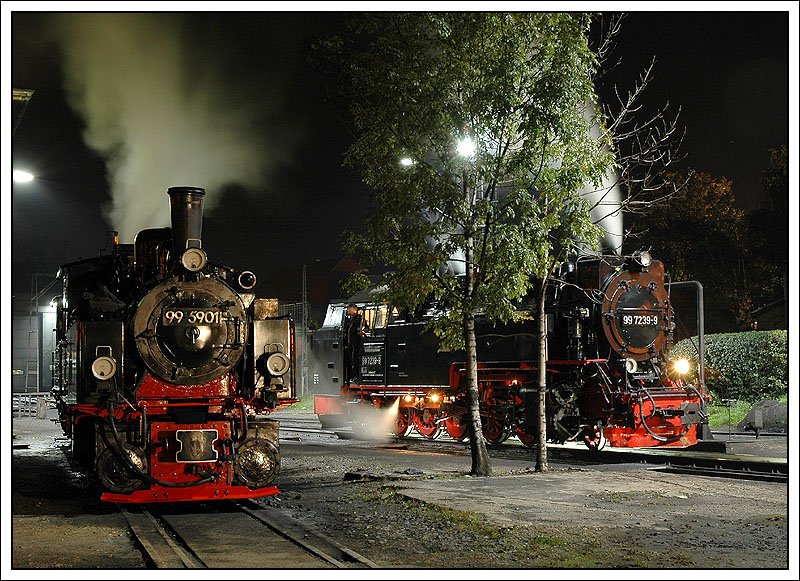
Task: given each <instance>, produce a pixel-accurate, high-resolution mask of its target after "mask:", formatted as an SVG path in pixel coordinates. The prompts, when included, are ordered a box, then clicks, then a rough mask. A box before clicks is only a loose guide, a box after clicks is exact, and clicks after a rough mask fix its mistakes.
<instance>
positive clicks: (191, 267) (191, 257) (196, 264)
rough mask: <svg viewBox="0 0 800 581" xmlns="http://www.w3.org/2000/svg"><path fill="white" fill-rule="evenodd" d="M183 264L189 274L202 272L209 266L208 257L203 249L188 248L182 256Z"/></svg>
mask: <svg viewBox="0 0 800 581" xmlns="http://www.w3.org/2000/svg"><path fill="white" fill-rule="evenodd" d="M181 264H182V265H183V268H185V269H186V270H188V271H189V272H200V271H201V270H203V269H204V268H205V267H206V264H208V256H207V255H206V253H205V251H204V250H203V249H202V248H187V249H186V250H184V252H183V254H182V255H181Z"/></svg>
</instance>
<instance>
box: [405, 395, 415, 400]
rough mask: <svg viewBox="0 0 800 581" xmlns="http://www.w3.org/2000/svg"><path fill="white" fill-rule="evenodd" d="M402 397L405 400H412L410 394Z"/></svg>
mask: <svg viewBox="0 0 800 581" xmlns="http://www.w3.org/2000/svg"><path fill="white" fill-rule="evenodd" d="M403 399H404V400H405V401H414V397H413V396H410V395H406V396H405V397H403Z"/></svg>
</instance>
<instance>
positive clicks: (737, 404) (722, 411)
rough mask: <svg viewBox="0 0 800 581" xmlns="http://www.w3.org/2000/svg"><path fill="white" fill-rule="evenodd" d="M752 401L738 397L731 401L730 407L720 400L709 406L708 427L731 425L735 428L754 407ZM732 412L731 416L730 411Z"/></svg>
mask: <svg viewBox="0 0 800 581" xmlns="http://www.w3.org/2000/svg"><path fill="white" fill-rule="evenodd" d="M752 405H753V404H752V403H751V402H747V401H744V400H740V399H737V400H736V401H734V402H732V403H731V406H730V408H729V407H728V406H727V405H722V403H720V402H719V401H717V402H716V403H712V404H710V405H709V406H708V427H710V428H712V429H714V428H721V427H723V426H728V425H731V426H733V429H734V430H735V429H736V426H738V425H739V423H740V422H741V421H742V420H743V419H744V417H745V416H746V415H747V412H749V411H750V408H751V407H752ZM729 412H730V416H729V415H728V413H729Z"/></svg>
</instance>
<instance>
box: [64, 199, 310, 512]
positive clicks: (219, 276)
mask: <svg viewBox="0 0 800 581" xmlns="http://www.w3.org/2000/svg"><path fill="white" fill-rule="evenodd" d="M167 193H168V194H169V199H170V206H171V217H172V227H171V228H156V229H147V230H142V231H141V232H139V233H138V234H137V236H136V238H135V241H134V243H133V244H119V243H118V241H117V240H116V239H115V241H114V246H113V249H112V250H111V252H109V253H106V254H101V255H100V256H98V257H96V258H91V259H86V260H80V261H77V262H73V263H70V264H66V265H64V266H62V267H61V270H60V272H59V276H60V278H61V279H62V281H63V289H64V291H63V295H62V296H61V297H59V298H58V301H57V302H58V305H57V329H56V335H57V350H56V361H55V373H54V387H53V393H54V394H55V395H56V398H57V402H58V409H59V415H60V421H61V424H62V427H63V429H64V432H65V434H66V435H67V436H69V437H70V439H71V443H72V452H73V455H74V457H75V458H76V459H77V460H78V461H79V462H80V463H81V464H83V465H84V466H86V467H88V468H89V469H93V470H94V473H95V474H96V476H97V478H98V480H99V482H100V483H101V484H102V486H103V488H104V489H105V492H104V493H103V495H102V497H101V498H102V499H103V500H106V501H111V502H165V501H166V502H174V501H191V500H217V499H233V498H250V497H259V496H267V495H270V494H276V493H277V492H278V490H277V488H276V487H275V486H273V485H272V482H273V480H274V479H275V476H276V473H277V471H278V469H279V466H280V453H279V449H278V422H277V421H275V420H271V419H267V418H266V417H265V414H267V413H269V412H270V411H272V410H275V409H277V408H279V407H280V406H282V405H285V404H288V403H291V402H293V401H296V400H295V399H294V395H295V364H294V326H293V322H292V321H291V320H289V319H287V318H280V317H278V316H277V315H278V313H277V300H275V299H259V298H256V297H255V295H254V294H253V293H251V292H250V291H251V290H252V289H253V288H254V287H255V284H256V278H255V275H254V274H253V273H252V272H249V271H236V270H233V269H231V268H228V267H225V266H221V265H216V264H212V263H210V262H209V261H208V257H207V255H206V253H205V251H204V250H203V248H202V243H201V231H202V219H203V214H202V207H203V196H204V195H205V191H204V190H203V189H202V188H195V187H173V188H170V189H169V190H168V192H167Z"/></svg>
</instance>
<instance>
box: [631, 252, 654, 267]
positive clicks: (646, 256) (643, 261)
mask: <svg viewBox="0 0 800 581" xmlns="http://www.w3.org/2000/svg"><path fill="white" fill-rule="evenodd" d="M633 259H634V260H635V261H636V264H638V265H640V266H642V267H644V268H647V267H648V266H650V264H651V263H652V262H653V256H652V255H651V254H650V253H649V252H648V251H647V250H643V251H642V252H637V253H636V254H634V255H633Z"/></svg>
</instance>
